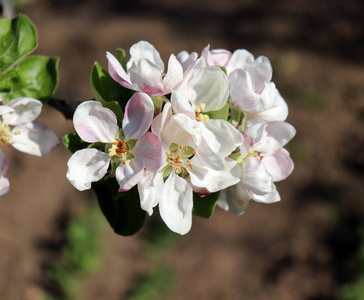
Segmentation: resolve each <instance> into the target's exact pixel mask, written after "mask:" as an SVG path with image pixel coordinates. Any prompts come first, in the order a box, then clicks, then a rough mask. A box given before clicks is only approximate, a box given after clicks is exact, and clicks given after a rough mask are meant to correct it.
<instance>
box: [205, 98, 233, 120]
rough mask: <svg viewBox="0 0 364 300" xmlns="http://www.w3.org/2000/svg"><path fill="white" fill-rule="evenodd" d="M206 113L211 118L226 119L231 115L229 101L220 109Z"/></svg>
mask: <svg viewBox="0 0 364 300" xmlns="http://www.w3.org/2000/svg"><path fill="white" fill-rule="evenodd" d="M206 114H207V115H208V116H209V117H210V119H222V120H225V121H226V120H227V119H228V116H229V101H227V102H226V104H225V106H224V107H222V108H220V109H219V110H212V111H207V112H206Z"/></svg>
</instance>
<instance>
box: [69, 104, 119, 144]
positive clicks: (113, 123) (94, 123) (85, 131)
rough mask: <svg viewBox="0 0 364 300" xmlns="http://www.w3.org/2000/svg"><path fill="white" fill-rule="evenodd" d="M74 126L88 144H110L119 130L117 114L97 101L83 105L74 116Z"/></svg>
mask: <svg viewBox="0 0 364 300" xmlns="http://www.w3.org/2000/svg"><path fill="white" fill-rule="evenodd" d="M73 124H74V127H75V129H76V132H77V134H78V135H79V136H80V138H81V139H83V140H84V141H85V142H88V143H95V142H102V143H110V142H112V141H114V137H115V134H116V133H117V132H118V130H119V128H118V125H117V119H116V116H115V114H114V113H113V112H112V111H111V110H110V109H108V108H106V107H103V106H102V105H101V103H100V102H97V101H86V102H83V103H81V104H80V105H79V106H78V107H77V109H76V111H75V113H74V115H73Z"/></svg>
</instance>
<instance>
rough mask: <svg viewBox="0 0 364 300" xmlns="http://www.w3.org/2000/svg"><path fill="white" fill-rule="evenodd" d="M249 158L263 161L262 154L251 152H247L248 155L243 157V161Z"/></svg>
mask: <svg viewBox="0 0 364 300" xmlns="http://www.w3.org/2000/svg"><path fill="white" fill-rule="evenodd" d="M249 157H257V158H259V159H260V160H262V159H263V155H262V152H252V151H251V150H250V151H249V153H248V154H247V155H245V157H243V161H246V160H247V159H248V158H249Z"/></svg>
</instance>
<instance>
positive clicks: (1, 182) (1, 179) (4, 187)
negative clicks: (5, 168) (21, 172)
mask: <svg viewBox="0 0 364 300" xmlns="http://www.w3.org/2000/svg"><path fill="white" fill-rule="evenodd" d="M9 190H10V182H9V179H8V177H7V176H6V175H2V176H0V196H4V195H6V194H7V193H8V192H9Z"/></svg>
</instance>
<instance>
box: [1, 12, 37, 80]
mask: <svg viewBox="0 0 364 300" xmlns="http://www.w3.org/2000/svg"><path fill="white" fill-rule="evenodd" d="M35 48H37V32H36V29H35V27H34V25H33V23H32V22H31V21H30V20H29V19H28V18H27V17H26V16H25V15H21V14H20V15H19V16H17V17H16V18H14V19H0V53H1V55H0V76H1V75H2V74H3V73H5V72H6V71H7V70H9V69H11V67H13V66H14V65H15V64H16V63H17V62H18V61H19V60H21V59H22V58H24V57H25V56H26V55H28V54H29V53H31V52H32V51H33V50H34V49H35Z"/></svg>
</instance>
